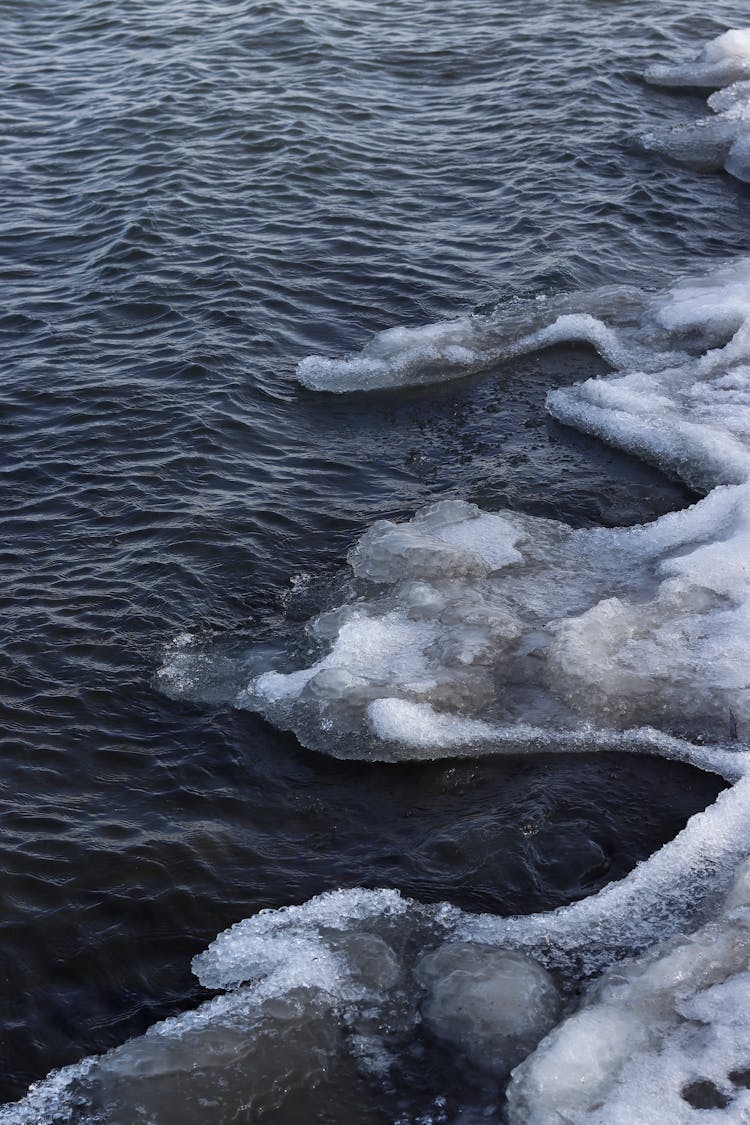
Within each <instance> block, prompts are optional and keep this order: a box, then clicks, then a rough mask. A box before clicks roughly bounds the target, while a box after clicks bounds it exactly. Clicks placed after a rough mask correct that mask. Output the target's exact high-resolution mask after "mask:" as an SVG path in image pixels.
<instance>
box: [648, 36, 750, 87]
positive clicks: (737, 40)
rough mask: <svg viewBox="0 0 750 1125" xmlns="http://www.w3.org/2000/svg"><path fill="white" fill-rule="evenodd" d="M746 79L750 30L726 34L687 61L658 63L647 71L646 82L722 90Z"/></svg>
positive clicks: (749, 62) (748, 72)
mask: <svg viewBox="0 0 750 1125" xmlns="http://www.w3.org/2000/svg"><path fill="white" fill-rule="evenodd" d="M746 78H750V28H734V29H732V30H731V31H726V32H724V34H723V35H719V36H718V37H717V38H716V39H712V40H711V42H710V43H707V44H706V46H705V47H704V48H703V49H702V50H701V51H700V52H699V53H698V54H697V55H696V56H695V57H694V58H693V59H691V60H689V61H687V62H683V63H673V64H665V63H658V64H656V65H655V66H651V67H649V68H648V70H647V71H646V80H647V81H648V82H653V83H654V85H657V86H700V87H704V88H706V89H718V88H719V87H721V86H729V85H730V84H731V83H733V82H738V81H741V80H742V79H746Z"/></svg>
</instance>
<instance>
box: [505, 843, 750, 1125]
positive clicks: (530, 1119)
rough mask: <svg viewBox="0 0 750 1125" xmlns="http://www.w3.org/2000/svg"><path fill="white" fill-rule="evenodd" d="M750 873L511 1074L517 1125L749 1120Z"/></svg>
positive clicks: (619, 971) (616, 976)
mask: <svg viewBox="0 0 750 1125" xmlns="http://www.w3.org/2000/svg"><path fill="white" fill-rule="evenodd" d="M749 875H750V862H746V863H744V864H743V865H742V866H741V867H740V869H739V871H738V874H737V876H736V878H735V881H734V884H733V886H732V888H731V890H730V892H729V894H728V896H727V898H726V900H725V902H724V904H723V907H722V908H721V909H720V911H719V912H718V915H717V917H716V918H715V919H713V920H712V921H711V922H709V923H708V924H707V925H705V926H703V927H701V928H699V929H698V930H696V931H695V932H693V933H691V934H688V935H687V936H685V937H680V938H675V939H673V940H672V941H671V942H669V943H667V944H666V945H663V946H659V947H657V948H656V949H654V950H651V951H650V952H649V953H648V954H646V955H645V956H644V957H642V958H640V959H639V960H635V961H631V962H627V963H625V964H617V965H615V966H613V967H612V968H611V969H609V970H608V971H607V972H606V973H605V974H604V975H603V976H602V977H601V978H600V979H599V980H598V981H597V982H596V984H595V985H594V986H593V987H592V988H591V989H590V990H589V992H588V994H587V996H586V997H585V999H584V1001H583V1004H582V1006H581V1007H580V1009H579V1010H578V1011H577V1012H576V1013H575V1014H573V1015H572V1016H570V1017H569V1018H568V1019H566V1020H564V1021H563V1022H562V1023H561V1024H560V1025H559V1026H558V1027H557V1028H556V1029H555V1030H554V1031H553V1032H552V1034H551V1035H549V1037H548V1038H547V1039H546V1040H545V1041H544V1042H543V1043H542V1044H541V1046H540V1047H539V1048H538V1049H537V1051H536V1052H535V1053H534V1054H533V1055H531V1056H530V1058H528V1059H527V1060H526V1062H524V1063H523V1064H522V1065H521V1066H519V1067H518V1069H517V1070H516V1071H515V1074H514V1076H513V1081H512V1083H511V1086H510V1089H509V1105H510V1121H511V1123H512V1125H537V1123H538V1125H554V1123H560V1125H563V1123H564V1122H569V1121H576V1122H587V1123H591V1125H594V1123H598V1125H629V1123H630V1122H633V1121H655V1122H656V1121H659V1122H670V1123H672V1122H674V1123H682V1122H685V1123H689V1122H693V1121H701V1120H704V1118H705V1112H704V1111H705V1110H707V1109H712V1110H713V1111H714V1112H713V1114H712V1120H713V1119H718V1118H721V1119H722V1120H725V1121H733V1122H737V1121H744V1120H747V1119H748V1116H749V1115H750V1090H749V1089H748V1081H747V1078H748V1075H749V1074H750V1005H749V1004H748V1000H749V999H750V888H749V886H748V881H749V880H748V876H749ZM720 1111H723V1112H720Z"/></svg>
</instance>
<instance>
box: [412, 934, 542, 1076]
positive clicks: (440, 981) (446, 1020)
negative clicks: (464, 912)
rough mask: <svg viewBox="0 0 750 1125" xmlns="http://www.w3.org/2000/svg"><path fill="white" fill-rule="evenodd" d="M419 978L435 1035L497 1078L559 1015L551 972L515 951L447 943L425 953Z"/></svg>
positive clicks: (425, 1013)
mask: <svg viewBox="0 0 750 1125" xmlns="http://www.w3.org/2000/svg"><path fill="white" fill-rule="evenodd" d="M418 977H419V979H420V981H421V983H422V985H423V986H424V987H425V989H426V997H425V999H424V1000H423V1002H422V1016H423V1019H424V1020H425V1022H426V1023H427V1026H428V1027H429V1028H430V1030H431V1031H432V1032H433V1034H434V1035H436V1036H438V1038H441V1039H445V1040H447V1042H449V1043H452V1044H454V1045H455V1046H456V1047H459V1048H460V1049H461V1050H462V1051H464V1052H465V1053H466V1054H467V1055H468V1056H469V1058H470V1059H471V1060H472V1061H473V1062H474V1063H475V1064H476V1065H477V1066H479V1067H480V1068H481V1069H483V1070H488V1071H490V1072H491V1073H492V1074H493V1075H495V1076H496V1077H504V1076H505V1075H506V1074H508V1073H509V1072H510V1071H511V1070H512V1069H513V1067H514V1066H516V1065H517V1063H519V1062H520V1061H521V1060H522V1059H524V1058H525V1057H526V1056H527V1055H528V1054H529V1052H530V1051H531V1050H532V1048H533V1047H535V1046H536V1045H537V1043H538V1042H539V1040H540V1039H541V1038H542V1037H543V1036H544V1035H545V1034H546V1033H547V1032H548V1031H549V1030H550V1029H551V1028H552V1026H553V1025H554V1023H555V1022H556V1019H557V1013H558V1008H559V996H558V993H557V989H556V987H555V983H554V981H553V979H552V977H551V976H550V974H549V973H548V972H547V971H546V970H545V969H543V968H542V966H541V965H539V964H537V963H536V962H535V961H532V960H531V958H529V957H526V956H524V955H523V954H521V953H515V952H513V951H512V950H505V949H492V948H488V947H487V946H482V945H472V944H470V943H468V942H456V943H455V944H452V945H444V946H441V948H440V949H438V950H437V951H436V952H435V953H430V954H428V955H427V956H426V957H425V958H423V960H422V961H421V963H420V965H419V969H418Z"/></svg>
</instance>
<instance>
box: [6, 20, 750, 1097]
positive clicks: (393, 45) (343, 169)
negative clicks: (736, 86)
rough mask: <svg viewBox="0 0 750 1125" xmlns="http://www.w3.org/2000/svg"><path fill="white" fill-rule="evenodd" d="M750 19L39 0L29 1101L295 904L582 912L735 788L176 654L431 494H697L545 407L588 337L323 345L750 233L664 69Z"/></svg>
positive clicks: (30, 147) (28, 779)
mask: <svg viewBox="0 0 750 1125" xmlns="http://www.w3.org/2000/svg"><path fill="white" fill-rule="evenodd" d="M745 18H746V12H743V6H742V5H739V4H736V3H725V2H719V3H715V4H713V5H711V8H710V12H709V11H707V9H706V7H705V5H703V4H699V3H697V2H696V3H693V2H689V3H685V2H681V3H677V2H666V0H665V2H662V0H659V2H658V3H652V4H649V5H648V6H647V7H646V6H644V5H643V4H637V3H636V2H635V0H626V2H623V3H618V4H609V3H602V2H596V0H587V2H584V3H580V2H577V3H573V2H572V0H571V2H567V0H556V2H555V3H553V4H549V3H541V2H537V0H531V2H530V3H527V4H524V5H517V4H511V3H499V4H496V5H492V6H489V5H487V4H486V3H479V2H478V0H469V2H468V3H463V4H461V5H460V6H459V5H454V4H445V3H440V2H438V0H421V2H419V3H417V2H416V0H396V2H395V3H393V4H390V5H388V6H385V7H383V6H376V5H374V4H368V3H359V2H354V3H349V4H347V5H346V6H341V5H339V4H336V3H333V2H332V0H331V2H329V0H325V2H324V3H319V4H306V3H297V2H294V0H289V2H285V3H283V4H281V5H272V4H268V3H249V2H239V0H238V2H231V3H230V2H224V3H219V2H214V0H200V2H198V0H195V2H193V3H190V2H177V0H156V2H153V0H151V2H148V3H146V2H145V0H112V2H110V3H107V4H105V3H103V2H102V0H96V2H93V0H92V2H84V0H76V2H73V3H70V4H65V5H60V4H55V3H49V2H47V3H44V2H42V0H16V2H13V0H4V2H3V3H2V4H0V33H1V38H2V42H3V43H4V65H3V67H2V73H1V74H0V86H1V88H2V104H3V116H2V123H1V124H0V134H1V137H2V139H1V141H0V144H1V152H2V166H1V174H2V187H3V200H4V207H3V210H2V215H1V216H0V284H1V285H2V300H1V301H0V351H1V355H2V381H1V382H0V402H1V410H0V424H1V425H2V446H1V447H0V448H1V449H2V453H1V454H0V468H1V470H2V471H1V476H0V480H1V484H0V488H1V489H2V503H1V504H0V567H1V571H0V573H1V574H2V584H1V585H0V599H1V600H2V611H3V612H2V635H1V636H0V743H1V749H2V753H1V754H0V841H1V842H2V852H1V853H0V856H1V859H0V862H2V865H3V871H2V883H1V884H0V885H1V886H2V899H1V907H0V910H1V914H0V949H2V954H3V956H2V965H3V969H2V972H0V1020H1V1021H2V1052H1V1054H0V1097H2V1099H5V1100H7V1099H12V1098H16V1097H18V1096H20V1095H21V1094H22V1093H23V1091H24V1090H25V1088H26V1086H27V1085H28V1083H29V1082H31V1081H33V1080H35V1079H37V1078H39V1077H41V1076H42V1075H44V1074H46V1073H47V1072H48V1071H49V1070H50V1069H51V1068H52V1067H55V1066H59V1065H62V1064H64V1063H66V1062H70V1061H74V1060H76V1059H78V1058H80V1057H82V1056H84V1055H87V1054H91V1053H92V1052H96V1051H100V1050H104V1049H106V1048H107V1047H110V1046H112V1045H114V1044H116V1043H119V1042H122V1041H123V1040H125V1039H126V1038H128V1037H129V1036H132V1035H135V1034H138V1033H140V1032H142V1031H143V1030H144V1029H145V1028H146V1027H148V1026H149V1025H150V1024H152V1023H153V1022H154V1021H155V1020H156V1019H158V1018H161V1017H162V1016H164V1015H167V1014H170V1013H173V1012H176V1011H180V1010H182V1009H184V1008H186V1007H189V1006H191V1005H192V1004H194V1003H196V1002H197V1001H198V1000H199V999H201V998H203V996H204V995H205V994H204V993H203V992H201V990H200V989H199V988H198V986H197V985H196V984H195V981H194V978H192V976H191V975H190V972H189V960H190V957H191V956H192V955H193V954H194V953H196V952H198V951H199V950H200V949H202V948H204V947H205V945H206V944H207V942H208V941H209V940H210V939H211V938H212V937H213V936H214V935H215V934H216V933H217V932H218V931H220V930H222V929H224V928H225V927H226V926H227V925H229V924H231V923H232V922H233V921H236V920H237V919H239V918H243V917H246V916H248V915H249V914H251V913H253V912H254V911H255V910H257V909H259V908H260V907H263V906H269V905H272V906H277V905H283V904H286V903H290V902H299V901H302V900H304V899H306V898H308V897H309V896H310V895H311V894H314V893H316V892H318V891H320V890H323V889H325V888H329V887H335V886H355V885H363V886H377V885H383V884H385V885H389V886H397V887H399V888H401V889H403V890H405V891H406V892H408V893H409V894H412V895H414V896H415V897H417V898H422V899H424V900H426V901H438V900H442V899H446V898H447V899H449V900H451V901H454V902H457V903H459V904H460V905H463V906H466V907H468V908H475V909H479V908H482V909H487V908H489V909H492V910H493V911H496V912H501V913H506V912H525V911H530V910H537V909H546V908H552V907H555V906H557V905H559V904H560V903H562V902H566V901H571V900H572V899H575V898H578V897H581V896H582V895H585V894H589V893H591V892H592V891H594V890H596V889H597V888H598V887H600V886H601V885H603V884H604V883H605V882H606V881H607V880H609V879H611V878H613V877H617V876H619V875H621V874H623V873H624V872H625V871H627V870H628V869H629V868H630V867H632V866H633V864H634V863H635V862H637V861H638V860H639V859H641V858H643V857H645V856H647V855H648V854H650V853H651V852H652V851H653V850H654V849H655V848H656V847H658V846H659V845H660V844H661V843H663V842H664V841H665V840H667V839H669V838H670V837H671V836H673V835H674V834H675V832H676V831H677V830H678V829H679V827H680V826H681V825H682V824H683V823H684V821H685V820H686V819H687V817H688V816H689V815H691V813H692V812H694V811H695V810H696V809H698V808H700V807H702V806H704V805H705V804H708V803H709V802H710V801H711V800H712V799H713V798H714V796H715V794H716V792H717V789H718V787H719V784H720V783H719V782H718V781H717V780H716V779H714V778H710V777H707V776H705V775H702V774H700V773H699V772H698V771H696V770H692V769H689V768H688V767H686V766H679V765H677V764H670V763H666V762H663V761H656V760H654V761H649V760H646V759H644V760H639V761H628V762H625V763H623V762H622V761H621V760H620V759H618V758H617V757H616V756H615V755H611V754H610V755H607V754H601V755H596V756H593V755H592V756H591V757H585V758H581V759H577V760H575V761H561V760H553V759H546V758H535V759H528V758H525V759H523V760H521V759H520V758H519V759H512V758H511V759H509V760H508V761H506V762H502V763H497V762H493V763H486V762H485V763H474V764H466V763H463V764H461V765H460V766H459V765H453V764H451V763H447V764H446V763H442V764H435V765H423V766H408V767H387V766H377V765H363V766H356V767H355V766H354V765H342V764H341V763H335V762H332V761H329V760H327V759H326V758H325V757H324V756H316V755H312V754H310V753H309V752H307V751H304V750H302V749H301V748H300V747H299V746H298V745H297V744H296V742H295V741H294V740H293V739H292V738H291V737H290V736H286V735H283V734H280V733H278V732H276V731H274V730H273V729H272V728H270V727H268V726H266V725H264V724H263V723H262V722H261V721H260V720H258V719H256V718H254V717H253V716H251V715H249V714H245V713H232V712H227V711H226V709H225V708H223V707H216V708H212V707H210V706H207V705H199V704H194V705H191V704H186V703H184V702H174V701H171V700H169V699H167V698H165V697H164V696H163V695H162V694H160V692H159V691H158V690H157V687H156V685H155V684H154V674H155V672H156V669H157V668H158V666H159V663H160V660H161V653H162V651H163V648H164V646H165V645H166V644H168V643H169V641H170V640H171V639H172V638H173V637H174V636H175V635H176V634H177V633H179V632H181V631H184V630H190V631H192V632H196V633H198V634H199V635H201V636H205V637H207V638H220V639H222V641H226V642H228V643H235V642H236V643H237V644H242V643H243V642H244V641H245V640H252V642H253V643H257V642H258V641H259V640H264V639H269V640H272V639H273V637H274V636H275V635H276V634H277V633H278V632H279V631H280V630H283V628H284V627H285V619H286V605H287V594H288V592H289V589H290V581H292V580H293V579H294V578H295V576H299V575H300V574H302V573H304V574H305V575H309V576H311V579H312V584H313V587H315V584H316V583H318V584H320V583H321V582H322V581H323V580H326V579H328V578H330V577H332V576H334V575H335V574H336V572H337V570H338V569H339V567H340V566H341V564H342V562H343V559H344V557H345V554H346V551H347V549H348V547H349V546H350V544H351V542H352V540H353V538H354V537H355V536H356V535H357V534H358V533H359V532H361V531H362V530H363V529H364V528H365V527H366V526H368V525H369V524H370V523H371V522H372V521H373V520H374V519H376V518H379V517H382V516H385V515H389V516H392V515H406V514H409V513H411V512H413V510H414V509H415V508H417V507H418V506H420V505H421V504H423V503H425V502H426V501H428V500H430V499H435V498H442V497H445V496H460V497H463V498H469V499H471V500H476V501H479V502H481V503H482V504H483V506H484V507H488V508H493V507H501V506H506V507H511V508H515V509H518V510H521V511H525V512H533V513H537V514H544V515H551V516H555V517H557V518H562V519H565V520H568V521H570V522H572V523H574V524H576V525H590V524H597V523H606V524H622V523H634V522H640V521H643V520H646V519H648V518H651V517H653V516H654V515H656V514H659V513H661V512H664V511H668V510H670V509H673V508H678V507H681V506H683V505H685V504H686V503H688V502H689V501H690V500H691V499H692V495H691V494H690V493H689V492H688V491H687V490H686V489H685V488H684V487H683V486H681V485H679V484H676V483H674V482H671V481H668V480H667V479H666V478H665V477H663V476H661V475H660V474H659V473H658V472H657V471H655V470H651V469H648V468H646V467H644V466H642V465H640V464H639V463H637V462H635V461H634V460H632V459H630V458H628V457H626V456H624V455H620V454H617V453H615V452H613V451H612V450H608V449H604V447H602V446H599V445H598V444H597V443H596V442H595V441H593V440H589V439H586V438H583V437H581V436H579V435H576V434H574V433H572V432H570V431H566V430H565V429H563V428H562V427H560V426H558V425H556V424H555V423H553V422H552V421H550V420H547V419H546V418H545V417H544V416H543V411H542V406H543V400H544V394H545V391H546V390H547V389H548V388H549V387H550V386H552V385H559V384H560V383H562V382H570V381H574V380H576V379H578V378H581V377H583V376H584V375H586V374H590V373H592V372H593V371H596V370H600V369H601V368H600V363H599V361H598V360H595V359H594V358H593V356H592V355H591V354H589V353H588V352H586V351H585V350H582V349H574V348H558V349H555V350H552V351H550V352H547V353H545V354H544V355H543V356H536V357H530V358H526V359H524V360H519V361H517V362H516V363H515V364H513V365H506V366H504V367H503V369H502V370H497V371H494V372H490V373H488V374H487V375H486V376H484V377H483V378H482V379H474V380H468V381H466V382H464V383H461V384H457V385H455V386H450V387H447V388H445V387H444V388H442V389H439V390H434V389H433V390H429V391H413V392H408V393H407V392H402V393H398V394H395V393H383V394H378V395H372V396H367V397H365V396H353V397H352V398H350V399H347V400H346V401H342V400H334V399H332V398H328V397H326V396H315V395H314V394H312V393H311V392H308V391H305V390H303V389H302V388H300V387H299V386H298V384H297V383H296V381H295V379H294V369H295V365H296V363H297V362H298V361H299V360H300V359H301V358H303V357H304V356H305V355H306V354H308V353H309V352H311V351H314V352H322V353H331V354H338V353H342V352H344V351H346V350H347V349H349V348H355V347H358V346H360V345H361V344H362V343H363V342H364V341H365V340H366V339H367V338H369V336H370V335H372V333H374V332H376V331H379V330H381V329H383V328H385V327H388V326H390V325H393V324H399V323H407V324H417V323H422V322H424V321H429V320H435V319H437V318H439V317H444V316H450V315H454V314H459V313H463V312H466V311H468V310H471V309H472V308H474V307H476V306H479V305H486V304H488V303H489V304H492V303H494V302H496V301H498V300H503V299H507V298H508V297H510V296H513V295H515V294H523V295H533V294H536V293H541V292H544V293H555V292H559V291H561V290H567V289H576V288H580V287H588V286H595V285H600V284H605V283H609V282H612V281H617V282H632V283H635V284H639V285H645V286H646V287H651V286H658V285H661V284H663V283H665V282H667V281H669V280H671V279H672V278H673V277H675V276H677V275H679V274H680V273H681V272H684V271H685V270H688V269H694V268H695V266H696V263H698V264H700V263H702V262H709V261H713V260H715V259H720V258H724V257H727V256H731V255H734V254H735V253H737V251H738V250H747V249H748V246H749V245H750V211H749V210H748V206H747V204H748V189H747V187H744V186H742V185H741V184H739V183H737V182H733V181H730V180H729V179H728V178H725V177H719V176H716V177H713V176H705V175H700V174H698V173H694V172H690V171H685V170H681V171H680V172H679V173H677V174H676V173H675V169H674V168H672V167H668V166H667V165H666V164H665V163H662V162H660V161H659V158H657V157H656V156H654V155H647V154H644V153H642V152H640V151H639V150H638V148H637V146H636V145H635V144H634V142H633V137H634V135H635V133H636V132H637V131H638V130H639V129H641V128H643V127H644V125H648V126H652V127H653V126H656V125H658V124H663V123H669V122H672V121H675V122H676V121H680V120H684V118H685V116H691V115H692V114H693V113H694V112H696V111H698V107H702V104H703V103H702V102H701V101H700V100H699V99H698V98H697V97H695V98H693V97H691V96H690V95H688V96H685V95H682V96H680V95H676V94H670V93H665V92H660V91H656V90H653V89H650V88H648V87H646V86H644V84H643V83H642V81H641V80H640V77H639V75H640V73H641V72H642V71H643V69H645V67H646V65H647V64H648V63H650V62H652V61H654V60H655V59H657V58H658V57H660V56H661V55H664V56H666V55H668V54H671V53H672V52H673V51H674V50H675V49H676V48H677V47H679V46H680V45H684V46H691V45H693V44H694V43H695V42H697V41H700V40H704V39H706V38H708V37H710V36H712V35H716V34H718V33H719V32H721V31H722V30H724V29H725V28H726V27H727V26H731V25H732V24H735V25H736V24H738V23H742V22H744V20H745ZM529 823H533V824H534V825H536V826H537V828H539V831H535V833H534V834H532V835H530V834H529V833H528V832H526V831H524V826H527V825H528V824H529ZM539 826H541V827H539Z"/></svg>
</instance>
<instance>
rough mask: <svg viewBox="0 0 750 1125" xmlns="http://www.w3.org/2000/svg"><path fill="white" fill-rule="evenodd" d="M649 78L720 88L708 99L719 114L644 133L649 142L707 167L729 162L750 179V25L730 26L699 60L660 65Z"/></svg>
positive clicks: (738, 174)
mask: <svg viewBox="0 0 750 1125" xmlns="http://www.w3.org/2000/svg"><path fill="white" fill-rule="evenodd" d="M646 77H647V78H648V80H649V81H651V82H654V83H656V84H657V85H661V86H688V87H690V86H702V87H706V88H709V89H715V90H717V92H716V93H714V94H712V95H711V97H710V98H709V99H708V104H709V106H710V107H711V109H712V110H713V111H714V116H713V117H705V118H702V119H701V120H699V121H696V122H694V123H693V124H690V125H682V126H677V127H674V128H671V129H667V130H662V131H656V132H650V133H646V134H644V136H642V138H641V141H642V143H643V145H644V147H645V148H647V149H652V150H655V151H657V152H661V153H663V154H664V155H665V156H667V157H670V158H671V159H673V160H676V161H677V162H678V163H681V164H686V165H687V166H689V167H693V168H697V169H700V170H703V171H719V170H720V169H722V168H724V169H726V171H727V172H729V173H730V174H731V175H733V176H735V177H736V178H737V179H739V180H745V181H750V81H748V79H750V28H741V29H736V30H733V31H728V32H726V33H725V34H724V35H720V36H719V37H718V39H714V40H713V41H712V42H711V43H709V44H708V45H707V46H706V47H705V48H704V50H703V51H702V52H701V54H700V55H699V56H698V58H697V59H695V60H694V61H693V62H690V63H684V64H677V65H674V66H654V67H652V68H651V69H650V70H649V71H647V74H646Z"/></svg>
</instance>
